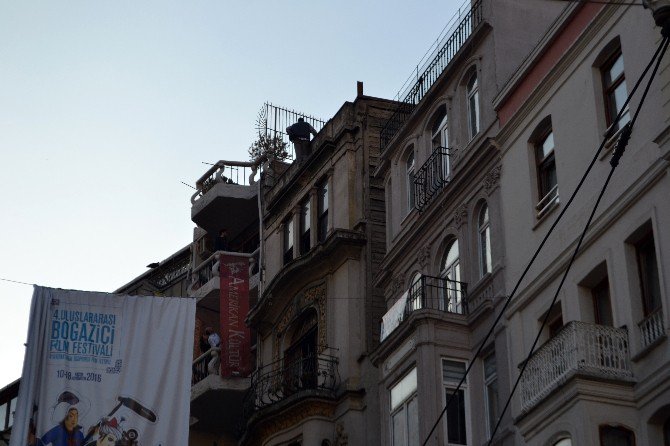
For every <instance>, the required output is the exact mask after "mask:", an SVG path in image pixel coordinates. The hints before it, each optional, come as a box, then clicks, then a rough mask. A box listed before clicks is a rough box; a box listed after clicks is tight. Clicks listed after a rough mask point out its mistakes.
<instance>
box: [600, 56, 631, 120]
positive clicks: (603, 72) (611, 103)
mask: <svg viewBox="0 0 670 446" xmlns="http://www.w3.org/2000/svg"><path fill="white" fill-rule="evenodd" d="M619 58H621V65H622V69H621V73H620V74H619V75H618V76H617V77H616V78H615V79H611V75H610V76H609V78H610V82H608V81H607V79H608V75H609V74H610V73H611V70H612V68H614V66H615V65H616V63H617V61H618V60H619ZM600 78H601V81H602V93H603V101H604V104H605V123H606V124H607V127H608V128H609V127H610V126H611V125H612V123H613V122H614V119H615V118H616V117H617V115H618V114H619V110H617V109H616V96H615V93H616V90H617V88H619V87H620V86H621V85H622V84H623V86H624V87H625V91H626V96H628V87H627V85H626V68H625V64H624V61H623V53H622V52H621V47H620V46H617V48H616V49H615V50H614V51H613V52H612V54H610V55H609V56H608V57H607V59H606V60H605V62H604V63H603V64H602V65H601V67H600ZM622 105H623V104H622ZM626 116H627V117H626ZM628 121H630V107H629V105H627V106H626V109H625V110H624V112H623V113H622V114H621V119H620V120H619V122H618V123H617V125H616V126H615V127H614V131H618V130H619V129H621V127H623V126H624V125H625V124H626V123H627V122H628Z"/></svg>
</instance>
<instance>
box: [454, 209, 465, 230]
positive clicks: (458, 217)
mask: <svg viewBox="0 0 670 446" xmlns="http://www.w3.org/2000/svg"><path fill="white" fill-rule="evenodd" d="M467 219H468V207H467V205H466V204H465V203H463V204H462V205H460V206H459V207H458V208H456V210H455V211H454V226H456V228H460V227H461V226H463V223H465V222H466V221H467Z"/></svg>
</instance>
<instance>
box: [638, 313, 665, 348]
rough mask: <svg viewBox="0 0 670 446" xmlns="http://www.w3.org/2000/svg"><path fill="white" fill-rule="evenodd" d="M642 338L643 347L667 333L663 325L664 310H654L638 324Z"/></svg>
mask: <svg viewBox="0 0 670 446" xmlns="http://www.w3.org/2000/svg"><path fill="white" fill-rule="evenodd" d="M637 326H638V327H639V329H640V338H641V339H642V349H643V350H644V349H645V348H647V347H649V346H650V345H651V344H653V343H654V342H656V340H657V339H659V338H660V337H661V336H663V334H664V333H665V327H664V325H663V311H662V309H661V308H659V309H657V310H655V311H653V312H652V313H651V314H650V315H649V316H647V317H646V318H644V319H643V320H642V321H641V322H640V323H638V324H637Z"/></svg>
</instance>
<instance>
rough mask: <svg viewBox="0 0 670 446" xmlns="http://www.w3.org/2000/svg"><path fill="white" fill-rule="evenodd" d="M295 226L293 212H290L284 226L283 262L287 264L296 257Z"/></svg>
mask: <svg viewBox="0 0 670 446" xmlns="http://www.w3.org/2000/svg"><path fill="white" fill-rule="evenodd" d="M294 231H295V228H294V227H293V214H289V216H288V217H287V218H286V219H285V220H284V223H283V227H282V239H283V240H282V258H283V261H284V262H283V264H284V265H286V264H288V263H289V262H290V261H291V260H293V258H294V255H293V253H294V251H295V249H294V248H295V246H294V241H293V234H294Z"/></svg>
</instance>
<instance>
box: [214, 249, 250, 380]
mask: <svg viewBox="0 0 670 446" xmlns="http://www.w3.org/2000/svg"><path fill="white" fill-rule="evenodd" d="M219 264H220V272H219V277H220V278H221V299H220V302H221V376H223V377H227V376H248V375H249V373H251V360H250V355H251V353H250V347H251V332H250V331H249V328H248V327H247V326H246V325H245V324H244V319H246V317H247V314H248V313H249V257H247V256H242V255H235V254H221V256H220V257H219Z"/></svg>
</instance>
